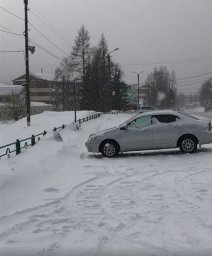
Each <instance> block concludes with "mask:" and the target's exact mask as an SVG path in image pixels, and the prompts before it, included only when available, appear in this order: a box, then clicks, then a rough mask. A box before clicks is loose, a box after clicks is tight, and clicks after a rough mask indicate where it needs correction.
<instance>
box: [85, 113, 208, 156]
mask: <svg viewBox="0 0 212 256" xmlns="http://www.w3.org/2000/svg"><path fill="white" fill-rule="evenodd" d="M209 143H212V128H211V121H210V120H200V119H198V118H196V117H192V116H189V115H186V114H183V113H180V112H175V111H165V110H161V111H152V112H146V113H143V114H139V115H137V116H134V117H133V118H131V119H129V120H127V121H126V122H125V123H123V124H121V125H120V126H118V127H115V128H111V129H107V130H104V131H100V132H97V133H95V134H91V135H90V136H89V138H88V141H87V142H86V143H85V145H86V147H87V149H88V151H89V152H93V153H98V152H101V153H102V155H103V156H105V157H114V156H117V155H118V153H119V152H127V151H138V150H154V149H168V148H177V147H178V148H180V149H181V151H182V152H183V153H194V152H195V151H196V149H197V145H198V144H199V145H202V144H209Z"/></svg>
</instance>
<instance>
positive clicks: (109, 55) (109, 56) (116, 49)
mask: <svg viewBox="0 0 212 256" xmlns="http://www.w3.org/2000/svg"><path fill="white" fill-rule="evenodd" d="M118 50H119V48H115V49H114V50H112V51H110V52H109V53H108V55H107V58H108V67H109V86H110V85H111V79H110V77H111V65H110V61H111V59H110V58H111V53H112V52H115V51H118ZM114 93H115V92H113V91H112V96H115V94H114ZM111 100H112V99H111ZM110 107H112V102H110Z"/></svg>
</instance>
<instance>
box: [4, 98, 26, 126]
mask: <svg viewBox="0 0 212 256" xmlns="http://www.w3.org/2000/svg"><path fill="white" fill-rule="evenodd" d="M7 102H8V103H7V108H8V114H9V116H11V117H12V118H13V119H14V120H15V121H17V120H19V119H20V118H22V117H24V116H25V113H26V108H25V99H24V95H23V94H15V93H12V94H11V95H10V96H8V99H7Z"/></svg>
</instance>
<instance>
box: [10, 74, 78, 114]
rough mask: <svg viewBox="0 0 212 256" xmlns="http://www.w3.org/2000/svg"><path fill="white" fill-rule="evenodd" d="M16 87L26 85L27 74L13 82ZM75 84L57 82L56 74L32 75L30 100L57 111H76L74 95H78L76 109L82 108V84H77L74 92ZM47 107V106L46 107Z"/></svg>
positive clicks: (72, 82)
mask: <svg viewBox="0 0 212 256" xmlns="http://www.w3.org/2000/svg"><path fill="white" fill-rule="evenodd" d="M13 84H14V85H25V84H26V76H25V74H24V75H22V76H20V77H18V78H16V79H14V80H13ZM74 85H76V84H75V82H74V81H71V82H65V83H63V82H62V81H55V79H54V74H46V73H31V74H30V100H31V102H39V103H42V102H43V103H45V104H48V106H49V105H52V108H55V106H57V107H56V109H57V110H62V109H64V104H65V105H66V107H65V109H66V110H73V109H74V93H76V95H77V97H76V98H77V102H76V107H77V109H79V108H80V100H81V96H79V94H80V92H81V84H80V83H77V86H76V87H75V89H76V90H74ZM46 106H47V105H46Z"/></svg>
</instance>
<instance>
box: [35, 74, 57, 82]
mask: <svg viewBox="0 0 212 256" xmlns="http://www.w3.org/2000/svg"><path fill="white" fill-rule="evenodd" d="M30 75H31V76H34V77H36V78H38V79H41V80H47V81H55V79H54V78H55V75H54V74H47V73H30Z"/></svg>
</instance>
